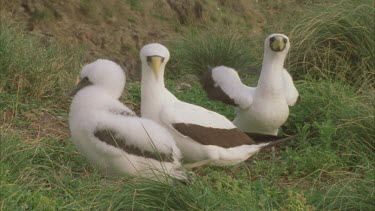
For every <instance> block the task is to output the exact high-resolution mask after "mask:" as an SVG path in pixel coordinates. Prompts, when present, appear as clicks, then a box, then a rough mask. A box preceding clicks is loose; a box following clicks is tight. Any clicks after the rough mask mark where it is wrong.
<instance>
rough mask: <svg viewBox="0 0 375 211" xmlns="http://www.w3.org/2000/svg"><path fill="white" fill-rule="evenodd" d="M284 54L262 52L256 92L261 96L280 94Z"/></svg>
mask: <svg viewBox="0 0 375 211" xmlns="http://www.w3.org/2000/svg"><path fill="white" fill-rule="evenodd" d="M284 59H285V56H283V55H278V54H276V55H275V54H273V55H270V54H266V53H265V54H264V58H263V65H262V71H261V73H260V77H259V81H258V85H257V88H256V92H257V94H259V95H262V96H271V97H272V96H280V95H282V94H283V93H284V92H283V78H282V71H283V69H284Z"/></svg>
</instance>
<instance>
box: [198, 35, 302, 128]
mask: <svg viewBox="0 0 375 211" xmlns="http://www.w3.org/2000/svg"><path fill="white" fill-rule="evenodd" d="M289 48H290V43H289V39H288V37H287V36H285V35H282V34H272V35H270V36H268V37H267V38H266V40H265V42H264V49H265V50H264V57H263V65H262V70H261V74H260V78H259V81H258V85H257V87H255V88H253V87H248V86H246V85H244V84H243V83H242V82H241V79H240V78H239V76H238V73H237V72H236V71H235V70H234V69H232V68H229V67H225V66H219V67H216V68H214V69H212V70H210V71H209V72H208V76H206V77H205V78H204V79H203V80H202V82H203V87H204V89H205V90H206V91H207V94H208V96H209V97H210V98H211V99H214V100H221V101H223V102H226V103H229V104H232V105H234V106H236V117H235V119H234V121H233V124H234V125H236V126H237V127H238V128H239V129H241V130H242V131H244V132H251V133H262V134H268V135H277V132H278V128H279V127H280V126H281V125H282V124H284V123H285V121H286V120H287V118H288V116H289V106H293V105H294V104H295V102H296V101H297V99H298V95H299V94H298V91H297V89H296V88H295V86H294V84H293V80H292V77H291V76H290V75H289V73H288V71H287V70H286V69H285V68H284V60H285V57H286V55H287V53H288V51H289ZM209 80H212V81H213V82H209ZM218 93H220V94H218ZM223 95H225V96H223Z"/></svg>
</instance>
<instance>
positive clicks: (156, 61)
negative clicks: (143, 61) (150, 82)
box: [147, 56, 164, 78]
mask: <svg viewBox="0 0 375 211" xmlns="http://www.w3.org/2000/svg"><path fill="white" fill-rule="evenodd" d="M163 61H164V58H163V57H160V56H148V57H147V63H148V65H149V66H150V67H151V69H152V71H154V74H155V76H156V78H159V71H160V65H161V63H162V62H163Z"/></svg>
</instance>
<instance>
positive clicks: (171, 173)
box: [69, 59, 187, 182]
mask: <svg viewBox="0 0 375 211" xmlns="http://www.w3.org/2000/svg"><path fill="white" fill-rule="evenodd" d="M124 86H125V74H124V72H123V70H122V69H121V67H120V66H119V65H117V64H116V63H114V62H112V61H109V60H103V59H99V60H97V61H95V62H93V63H91V64H88V65H85V66H84V67H83V69H82V71H81V81H80V82H79V83H78V84H77V86H76V88H75V89H74V90H73V92H72V94H73V95H74V98H73V101H72V104H71V107H70V113H69V126H70V132H71V138H72V141H73V143H74V144H75V146H76V147H77V148H78V150H79V151H80V152H81V153H82V154H83V155H84V156H85V157H86V158H87V159H88V161H89V162H90V163H91V164H92V165H93V166H96V167H97V168H99V169H100V170H102V171H103V173H105V174H107V175H122V174H128V175H133V176H141V177H146V178H150V179H154V180H159V181H164V182H165V181H167V180H169V179H168V178H170V177H174V178H177V179H180V180H185V179H186V178H187V177H186V175H185V173H184V172H183V171H182V170H180V167H181V164H180V162H179V159H180V157H181V152H180V150H179V149H178V148H177V146H176V143H175V141H174V140H173V137H172V136H171V135H170V134H169V132H168V131H167V130H166V129H164V128H163V127H162V126H160V125H158V124H157V123H155V122H153V121H151V120H148V119H144V118H139V117H137V116H136V115H135V114H134V112H133V111H131V110H130V109H129V108H128V107H126V106H125V105H124V104H122V103H121V102H120V101H119V97H120V96H121V93H122V91H123V89H124Z"/></svg>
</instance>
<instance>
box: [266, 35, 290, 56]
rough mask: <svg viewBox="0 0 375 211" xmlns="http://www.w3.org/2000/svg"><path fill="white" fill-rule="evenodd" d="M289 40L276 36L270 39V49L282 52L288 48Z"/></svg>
mask: <svg viewBox="0 0 375 211" xmlns="http://www.w3.org/2000/svg"><path fill="white" fill-rule="evenodd" d="M287 42H288V40H287V39H285V38H284V37H282V36H274V37H271V38H270V48H271V50H272V51H275V52H280V51H283V50H284V49H285V47H286V44H287Z"/></svg>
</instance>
